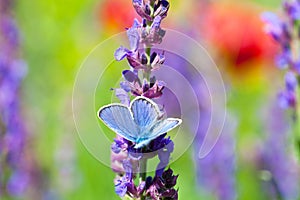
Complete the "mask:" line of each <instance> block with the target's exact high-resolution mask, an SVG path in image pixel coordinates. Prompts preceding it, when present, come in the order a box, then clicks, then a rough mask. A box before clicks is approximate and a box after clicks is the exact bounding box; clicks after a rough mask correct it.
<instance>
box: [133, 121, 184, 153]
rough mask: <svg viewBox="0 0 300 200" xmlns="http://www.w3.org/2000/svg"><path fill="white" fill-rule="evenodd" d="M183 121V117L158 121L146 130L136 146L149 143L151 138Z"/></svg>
mask: <svg viewBox="0 0 300 200" xmlns="http://www.w3.org/2000/svg"><path fill="white" fill-rule="evenodd" d="M181 123H182V120H181V119H177V118H167V119H162V120H159V121H157V122H156V123H155V124H154V125H153V126H152V127H151V128H150V129H148V130H145V132H144V133H143V134H142V135H143V137H140V138H138V142H137V144H136V145H135V148H140V147H143V146H145V145H147V144H148V143H149V142H150V141H151V140H153V139H155V138H157V137H158V136H160V135H162V134H164V133H166V132H169V131H171V130H172V129H174V128H176V127H177V126H179V125H180V124H181Z"/></svg>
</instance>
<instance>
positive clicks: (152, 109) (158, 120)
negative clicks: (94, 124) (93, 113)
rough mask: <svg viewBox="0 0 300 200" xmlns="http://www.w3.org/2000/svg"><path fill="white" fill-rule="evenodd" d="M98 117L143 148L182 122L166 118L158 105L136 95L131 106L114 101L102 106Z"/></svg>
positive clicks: (136, 146) (120, 134) (136, 145)
mask: <svg viewBox="0 0 300 200" xmlns="http://www.w3.org/2000/svg"><path fill="white" fill-rule="evenodd" d="M98 117H99V118H100V119H101V120H102V121H103V122H104V124H105V125H106V126H108V127H109V128H110V129H111V130H113V131H114V132H116V133H117V134H118V135H119V136H121V137H123V138H125V139H127V140H129V141H131V142H134V143H135V146H134V148H136V149H137V148H141V147H144V146H145V145H147V144H148V143H149V142H150V141H151V140H153V139H155V138H157V137H158V136H160V135H162V134H164V133H166V132H168V131H170V130H172V129H174V128H175V127H177V126H178V125H180V124H181V122H182V120H181V119H177V118H165V117H164V116H163V113H162V112H161V111H160V109H159V107H158V105H157V104H156V103H155V102H153V101H152V100H150V99H148V98H146V97H142V96H140V97H136V98H135V99H134V100H132V101H131V103H130V106H129V107H128V106H125V105H123V104H119V103H113V104H109V105H106V106H104V107H101V108H100V109H99V111H98Z"/></svg>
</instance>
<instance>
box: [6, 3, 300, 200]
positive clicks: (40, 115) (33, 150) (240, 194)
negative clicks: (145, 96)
mask: <svg viewBox="0 0 300 200" xmlns="http://www.w3.org/2000/svg"><path fill="white" fill-rule="evenodd" d="M0 2H3V3H2V4H3V5H4V4H6V3H7V4H10V5H9V6H8V8H7V9H10V11H9V14H8V16H10V17H11V18H13V19H14V20H15V22H16V27H17V28H18V31H19V36H18V37H19V39H20V45H19V50H18V52H19V53H18V57H19V58H22V59H23V60H24V61H25V63H26V66H27V67H26V68H27V73H26V76H25V77H24V80H23V81H22V82H21V83H22V84H21V86H20V90H19V91H20V93H19V99H20V110H19V112H20V113H19V115H20V116H21V121H23V123H24V126H25V127H24V129H25V130H26V138H27V139H26V142H25V145H24V149H23V150H22V152H26V158H27V157H28V158H27V159H26V160H29V161H30V163H31V164H30V165H29V167H30V168H31V170H30V173H31V175H33V177H34V180H31V185H32V186H31V187H30V188H29V189H28V190H26V192H25V193H22V194H21V193H20V194H16V195H14V194H15V193H14V192H8V193H7V194H6V192H2V193H3V194H6V195H4V197H3V198H4V199H45V200H46V199H47V200H52V199H53V200H54V199H72V200H76V199H78V200H79V199H80V200H82V199H105V200H106V199H119V197H118V196H117V195H116V194H115V192H114V184H113V179H114V176H115V174H114V173H113V172H112V170H111V169H110V168H109V167H107V166H104V165H102V164H101V163H100V162H98V161H97V160H96V159H95V158H94V157H93V156H92V155H90V154H89V153H88V151H87V150H86V149H85V147H84V145H83V144H82V143H81V142H80V139H79V137H78V135H77V132H76V129H75V126H74V122H73V116H72V90H73V84H74V81H75V77H76V73H77V71H78V69H79V67H80V65H81V63H82V62H83V61H84V59H85V58H86V56H87V55H88V54H89V52H90V51H91V50H92V49H93V48H94V47H95V46H96V45H97V44H98V43H100V42H101V41H103V40H105V39H107V38H109V37H110V36H112V35H114V34H117V33H119V32H120V31H124V30H125V28H126V27H130V26H131V25H132V22H133V19H134V17H137V16H136V14H135V11H134V9H133V7H132V5H131V1H130V0H86V1H80V0H72V1H70V0H66V1H58V0H44V1H38V0H31V1H30V2H29V1H17V0H15V1H12V2H11V1H5V0H0ZM170 4H171V7H170V11H169V15H168V17H167V18H166V20H165V21H164V22H163V24H162V27H163V28H170V29H175V30H179V31H180V32H183V33H185V34H187V35H188V36H190V37H192V38H193V39H195V40H196V41H198V42H199V43H200V44H202V45H203V46H204V47H205V48H206V49H207V50H208V53H209V54H210V55H211V56H212V58H213V60H214V61H215V62H216V64H217V66H218V67H219V70H220V71H221V73H222V76H223V79H224V82H225V84H226V89H227V97H228V99H227V100H228V102H227V103H228V109H229V112H230V114H231V115H232V116H233V118H234V121H235V123H236V127H235V130H230V131H231V132H234V134H233V135H232V134H231V133H230V134H229V135H231V137H230V138H229V139H227V140H230V141H229V143H230V144H231V147H230V149H231V150H232V151H233V152H232V155H231V154H230V155H231V156H229V157H228V159H227V157H226V158H224V159H223V160H222V158H221V160H222V161H220V163H214V161H207V162H208V164H207V165H206V166H207V167H208V168H211V170H210V171H209V172H207V173H210V175H211V176H209V175H206V174H205V173H206V171H205V169H203V170H202V168H201V166H202V164H204V163H201V161H200V162H197V161H195V156H194V151H193V147H190V149H189V150H188V151H186V152H185V153H184V154H183V156H182V157H180V158H179V159H178V160H176V161H175V162H174V163H172V169H173V170H174V172H175V174H180V176H179V179H178V184H177V186H178V188H179V199H191V200H192V199H222V200H224V199H225V200H226V199H242V200H253V199H291V200H292V199H297V198H298V190H299V185H298V174H299V173H298V172H299V166H297V165H296V164H295V160H296V159H295V158H294V157H293V156H290V155H289V154H287V155H286V154H285V153H282V154H281V153H280V152H279V153H278V152H277V150H278V149H275V150H272V151H271V152H270V151H268V148H269V147H270V146H272V145H274V143H273V142H272V138H274V139H273V140H274V141H275V143H276V141H278V140H281V139H280V138H281V136H280V135H281V134H282V133H283V132H288V128H287V129H285V127H281V126H280V124H279V123H281V122H284V120H286V118H287V117H284V116H285V115H284V114H282V112H283V111H281V110H279V111H278V110H277V109H276V95H277V92H278V91H279V90H280V88H282V87H284V81H283V75H282V74H281V72H280V71H279V70H278V69H277V68H276V67H275V65H274V59H275V55H276V53H277V52H278V46H277V45H276V44H275V43H274V42H273V41H272V39H271V38H270V37H269V36H267V35H266V33H265V32H264V30H263V26H264V25H263V23H262V21H261V19H260V15H261V13H262V12H263V11H274V12H277V13H280V12H281V1H280V0H244V1H239V2H237V1H234V0H212V1H209V0H189V1H170ZM0 5H1V4H0ZM1 16H2V15H1V14H0V17H1ZM126 42H127V41H125V40H124V43H123V44H125V43H126ZM0 44H1V43H0ZM120 45H121V44H120ZM106 53H107V54H108V55H110V56H111V55H113V53H114V50H107V51H106ZM99 67H101V66H100V65H99ZM120 73H121V71H119V69H118V68H116V69H115V70H113V71H112V72H111V74H110V76H112V77H113V76H114V74H120ZM108 76H109V75H108ZM104 84H105V83H104ZM106 84H110V82H106ZM113 86H114V85H107V86H105V85H104V86H103V87H113ZM97 95H98V93H97ZM100 95H101V94H100ZM98 98H105V97H102V96H98ZM274 116H278V118H277V119H273V118H274ZM280 116H283V117H282V118H280ZM270 118H271V119H270ZM272 120H273V121H272ZM274 120H275V122H274ZM276 120H277V121H276ZM87 123H88V122H87ZM282 126H284V124H283V125H282ZM272 131H273V132H275V133H274V135H275V136H270V134H272ZM276 131H277V132H276ZM278 132H279V133H278ZM276 134H277V136H276ZM278 135H279V136H278ZM276 137H277V138H276ZM225 141H226V140H225ZM268 142H269V143H268ZM99 145H101V144H99ZM232 145H233V146H232ZM221 146H223V147H225V149H224V148H223V149H219V150H216V151H225V152H226V151H227V149H226V144H221ZM275 146H276V145H275ZM279 146H280V145H279ZM265 149H267V150H266V151H265ZM228 151H229V150H228ZM278 151H280V149H279V150H278ZM262 152H267V153H262ZM284 152H285V151H284ZM215 153H216V154H217V153H218V152H215ZM265 155H267V156H265ZM272 156H275V158H273V159H272V158H270V157H272ZM213 159H214V157H213V158H212V160H213ZM1 162H2V164H3V165H4V162H5V161H3V160H1ZM210 162H212V164H210ZM281 162H282V163H281ZM228 163H231V164H229V165H228ZM281 164H282V165H284V166H281ZM210 166H211V167H210ZM228 167H230V168H232V169H230V170H229V172H228V171H226V170H224V169H226V168H228ZM32 168H33V169H32ZM278 170H279V171H280V172H277V171H278ZM223 171H226V172H224V173H227V174H225V175H224V176H222V173H223ZM276 173H278V174H279V175H278V174H276ZM4 174H5V171H4V172H2V173H1V172H0V177H2V178H1V179H2V180H4V179H5V175H4ZM196 174H197V175H196ZM2 175H3V176H2ZM277 175H278V176H277ZM221 176H222V177H221ZM3 177H4V178H3ZM274 177H280V178H278V179H276V178H274ZM286 177H288V178H286ZM202 178H203V179H202ZM204 179H205V181H202V180H204ZM278 180H281V181H282V183H275V184H274V182H276V181H278ZM228 181H229V182H230V183H229V185H227V184H226V182H228ZM196 183H197V184H196ZM15 187H16V188H17V189H18V188H19V187H21V186H15ZM2 190H3V191H4V190H6V189H5V186H3V185H2ZM13 191H14V190H13ZM227 192H229V193H231V194H227ZM278 193H280V195H278ZM10 194H12V195H10ZM222 195H223V196H225V197H222ZM279 197H280V198H279ZM1 199H2V198H1Z"/></svg>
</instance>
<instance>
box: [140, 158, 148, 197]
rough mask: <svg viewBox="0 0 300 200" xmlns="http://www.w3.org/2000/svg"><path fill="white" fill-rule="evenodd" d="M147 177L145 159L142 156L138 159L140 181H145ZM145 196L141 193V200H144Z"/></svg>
mask: <svg viewBox="0 0 300 200" xmlns="http://www.w3.org/2000/svg"><path fill="white" fill-rule="evenodd" d="M146 178H147V159H146V158H142V159H141V160H140V182H142V181H146ZM145 199H146V196H144V195H143V194H141V200H145Z"/></svg>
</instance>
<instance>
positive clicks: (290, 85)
mask: <svg viewBox="0 0 300 200" xmlns="http://www.w3.org/2000/svg"><path fill="white" fill-rule="evenodd" d="M297 85H298V80H297V77H296V74H295V73H293V72H287V73H286V74H285V87H286V89H287V90H288V91H295V89H296V87H297Z"/></svg>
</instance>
